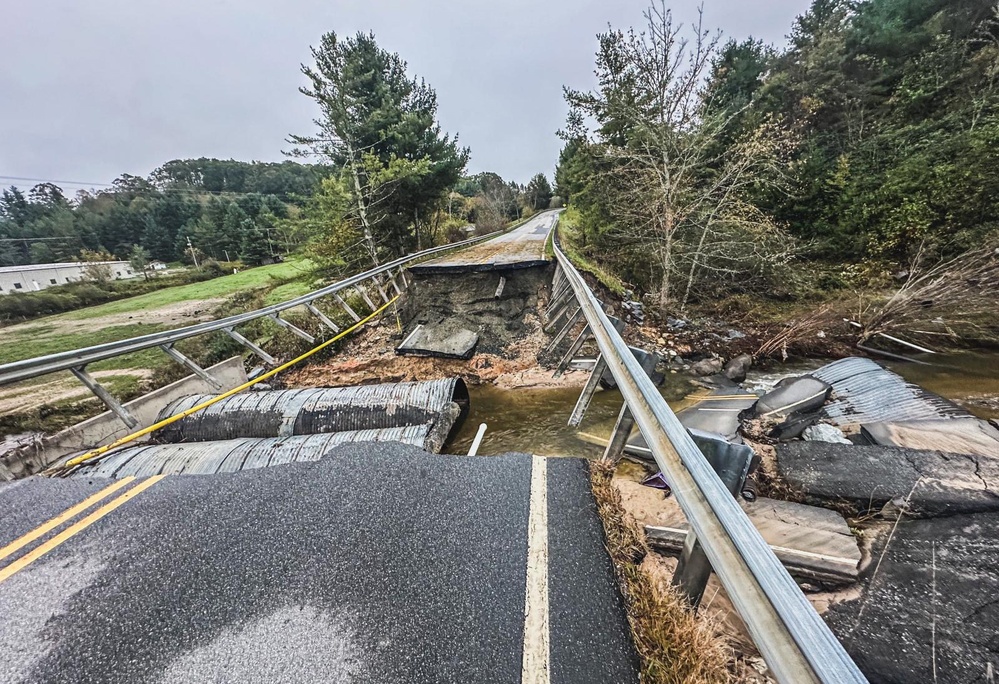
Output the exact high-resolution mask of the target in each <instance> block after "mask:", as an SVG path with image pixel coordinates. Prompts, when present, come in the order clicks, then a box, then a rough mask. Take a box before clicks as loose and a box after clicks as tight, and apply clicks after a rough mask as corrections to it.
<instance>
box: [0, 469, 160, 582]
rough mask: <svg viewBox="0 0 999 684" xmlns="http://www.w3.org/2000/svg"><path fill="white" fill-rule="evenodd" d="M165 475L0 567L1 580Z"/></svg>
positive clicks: (152, 479) (142, 484)
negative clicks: (5, 565)
mask: <svg viewBox="0 0 999 684" xmlns="http://www.w3.org/2000/svg"><path fill="white" fill-rule="evenodd" d="M164 477H166V475H154V476H153V477H150V478H149V479H147V480H144V481H142V482H140V483H139V484H137V485H135V486H134V487H132V488H131V489H129V490H128V491H127V492H125V493H124V494H122V495H121V496H119V497H118V498H116V499H112V500H111V501H109V502H108V503H106V504H104V505H103V506H101V507H100V508H98V509H97V510H96V511H94V512H93V513H91V514H90V515H88V516H87V517H86V518H83V519H82V520H80V521H79V522H76V523H74V524H73V525H70V526H69V527H67V528H66V529H65V530H63V531H62V532H60V533H59V534H57V535H56V536H54V537H52V538H51V539H49V540H48V541H47V542H45V543H44V544H42V545H41V546H39V547H38V548H36V549H35V550H34V551H32V552H31V553H27V554H25V555H24V556H22V557H21V558H18V559H17V560H16V561H14V562H13V563H11V564H10V565H8V566H7V567H5V568H2V569H0V582H3V581H4V580H6V579H7V578H9V577H10V576H11V575H13V574H15V573H17V572H19V571H21V570H23V569H24V568H26V567H28V566H29V565H31V564H32V563H34V562H35V561H36V560H38V559H39V558H41V557H42V556H44V555H45V554H47V553H48V552H49V551H51V550H52V549H54V548H56V547H58V546H60V545H61V544H62V543H63V542H65V541H67V540H69V539H70V538H71V537H73V536H74V535H76V534H79V533H80V532H82V531H83V530H85V529H87V528H88V527H90V526H91V525H93V524H94V523H95V522H97V521H98V520H100V519H101V518H103V517H104V516H105V515H107V514H108V513H110V512H111V511H113V510H114V509H116V508H118V507H119V506H121V505H122V504H123V503H125V502H126V501H129V500H131V499H134V498H135V497H137V496H138V495H139V494H141V493H142V492H144V491H146V490H147V489H149V488H150V487H152V486H153V485H154V484H156V483H157V482H159V481H160V480H162V479H163V478H164Z"/></svg>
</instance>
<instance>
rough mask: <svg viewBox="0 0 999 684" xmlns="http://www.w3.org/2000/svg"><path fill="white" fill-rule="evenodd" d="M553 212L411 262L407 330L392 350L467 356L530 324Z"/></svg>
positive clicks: (497, 345)
mask: <svg viewBox="0 0 999 684" xmlns="http://www.w3.org/2000/svg"><path fill="white" fill-rule="evenodd" d="M557 218H558V212H557V211H549V212H544V213H541V214H538V215H537V216H535V217H533V218H531V219H529V220H528V221H526V222H525V223H524V224H523V225H521V226H519V227H517V228H515V229H513V230H511V231H510V232H509V233H506V234H504V235H501V236H500V237H497V238H494V239H492V240H490V241H488V242H485V243H481V244H479V245H476V246H475V247H473V248H472V249H466V250H462V251H461V252H457V253H454V254H451V255H448V256H444V257H440V258H437V259H434V260H432V261H426V262H423V263H421V264H417V265H415V266H411V267H410V268H409V274H410V276H412V280H413V282H412V283H411V285H410V289H409V290H408V292H407V296H406V300H405V302H404V303H403V307H402V313H401V315H402V319H403V321H404V322H405V326H406V331H405V332H406V334H405V336H404V338H403V341H402V344H400V345H399V346H398V347H397V348H396V352H397V353H398V354H404V355H411V356H436V357H442V358H458V359H468V358H471V357H472V355H473V354H475V352H476V351H484V352H487V353H498V352H500V351H502V349H503V348H505V347H506V346H507V345H508V344H509V343H510V342H512V341H514V340H515V339H517V338H518V337H521V336H523V335H526V334H527V333H528V332H530V331H531V330H532V323H536V321H534V320H532V316H535V315H536V313H537V306H538V292H539V291H540V290H541V288H542V287H543V286H544V285H545V281H546V279H545V275H546V273H547V269H548V267H549V262H548V260H547V259H545V253H544V252H545V241H546V240H547V238H548V235H549V233H550V232H551V230H552V227H553V226H554V225H555V221H556V220H557Z"/></svg>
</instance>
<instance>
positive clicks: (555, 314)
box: [545, 292, 578, 330]
mask: <svg viewBox="0 0 999 684" xmlns="http://www.w3.org/2000/svg"><path fill="white" fill-rule="evenodd" d="M574 303H576V304H578V302H576V297H575V296H574V295H573V294H572V292H569V294H568V295H567V296H566V297H565V299H563V300H562V301H561V302H559V304H558V306H556V307H555V308H554V309H551V311H548V312H546V313H545V318H546V319H547V320H548V323H546V324H545V329H546V330H547V329H548V328H550V327H554V326H553V323H556V322H557V321H558V320H559V319H560V318H562V315H563V314H565V313H566V311H568V310H569V309H570V308H571V307H572V305H573V304H574Z"/></svg>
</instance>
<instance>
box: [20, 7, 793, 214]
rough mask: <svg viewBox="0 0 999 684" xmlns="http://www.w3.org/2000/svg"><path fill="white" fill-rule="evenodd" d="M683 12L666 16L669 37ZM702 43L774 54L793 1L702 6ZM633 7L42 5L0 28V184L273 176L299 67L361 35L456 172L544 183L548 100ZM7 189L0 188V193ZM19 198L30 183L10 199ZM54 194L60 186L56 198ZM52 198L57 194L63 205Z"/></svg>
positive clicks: (552, 140)
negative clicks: (460, 149) (440, 136)
mask: <svg viewBox="0 0 999 684" xmlns="http://www.w3.org/2000/svg"><path fill="white" fill-rule="evenodd" d="M697 4H698V3H697V2H694V1H692V0H682V1H681V0H675V1H674V2H672V3H670V5H671V6H672V8H673V11H674V16H675V18H677V19H678V20H683V21H690V20H692V19H694V18H695V17H696V7H697ZM704 4H705V15H706V23H707V25H708V26H713V27H717V28H720V29H722V30H723V31H724V32H725V34H726V35H729V36H733V37H736V38H740V39H741V38H745V37H747V36H750V35H752V36H754V37H756V38H761V39H763V40H765V41H767V42H770V43H775V44H783V43H784V38H785V36H786V35H787V33H788V32H789V29H790V25H791V22H792V21H793V19H794V17H795V16H796V15H798V14H801V13H802V12H804V11H805V10H806V9H807V6H808V4H809V2H808V0H767V1H765V2H760V1H757V2H747V1H746V0H705V3H704ZM646 6H647V0H604V1H602V2H598V1H595V0H558V1H555V2H553V1H549V0H491V1H490V2H480V1H477V0H471V1H469V0H466V1H465V2H457V1H456V2H443V1H440V0H419V1H417V0H408V1H407V0H391V1H379V0H325V1H320V0H290V1H288V2H274V0H266V1H265V0H238V1H237V0H87V1H86V2H80V1H79V0H45V1H44V2H17V3H7V5H6V7H5V8H4V20H3V25H2V27H0V176H26V177H33V178H44V179H60V180H62V179H65V180H73V181H87V182H93V183H107V182H109V181H111V180H112V179H113V178H115V177H116V176H118V175H119V174H121V173H123V172H124V173H132V174H137V175H143V176H145V175H148V174H149V172H150V171H152V170H153V169H154V168H156V167H157V166H159V165H160V164H162V163H163V162H165V161H168V160H170V159H177V158H186V157H219V158H226V159H227V158H234V159H242V160H261V161H279V160H281V159H283V156H282V154H281V152H282V150H284V149H287V147H288V145H287V144H286V143H285V142H284V139H285V137H286V136H287V135H288V134H289V133H309V132H311V130H312V125H311V120H312V118H313V116H314V114H315V109H314V107H313V104H312V102H311V101H310V100H309V99H308V98H306V97H305V96H304V95H300V94H299V93H298V92H297V88H298V86H299V85H302V84H303V79H304V77H303V76H302V75H301V73H300V72H299V65H300V64H301V63H302V62H303V61H307V60H308V59H309V57H310V55H309V46H310V45H312V44H316V43H317V42H318V39H319V36H320V35H321V34H322V33H323V32H325V31H330V30H333V31H336V32H338V33H340V34H352V33H354V32H356V31H359V30H363V31H368V30H371V31H374V32H375V35H376V37H377V39H378V42H379V44H380V45H381V46H382V47H384V48H386V49H388V50H390V51H394V52H398V53H399V54H400V55H401V56H402V57H403V59H405V60H406V61H407V62H408V63H409V69H410V73H412V74H416V75H418V76H421V77H423V78H425V79H426V80H427V81H428V82H429V83H430V84H431V85H432V86H433V87H434V88H435V89H436V91H437V95H438V99H439V104H440V109H439V119H440V122H441V124H442V126H443V128H444V130H446V131H448V132H450V133H458V134H459V135H460V140H461V142H462V144H464V145H467V146H469V147H470V148H471V150H472V159H471V163H470V165H469V170H470V171H471V172H473V173H474V172H478V171H484V170H490V171H495V172H497V173H499V174H500V175H502V176H503V177H504V178H507V179H515V180H518V181H520V182H526V181H527V180H528V179H529V178H530V176H531V175H533V174H534V173H536V172H538V171H543V172H545V173H546V174H548V175H549V177H550V176H551V174H552V172H553V170H554V167H555V163H556V161H557V159H558V151H559V149H560V147H561V145H560V141H559V140H558V139H557V138H556V137H555V132H556V130H558V128H559V127H560V126H561V125H562V123H563V121H564V119H565V114H566V106H565V104H564V102H563V100H562V96H561V87H562V85H563V84H568V85H572V86H573V87H577V88H586V87H589V86H590V85H591V84H592V81H593V73H592V72H593V53H594V50H595V48H596V39H595V35H596V34H597V33H598V32H600V31H603V30H605V29H606V27H607V24H608V22H609V23H611V24H612V25H613V26H615V27H621V28H626V27H628V26H631V25H635V26H638V25H640V24H641V23H642V22H643V19H642V10H643V9H644V8H645V7H646ZM4 184H6V185H9V184H10V181H5V180H4V179H2V178H0V185H4ZM18 184H19V185H31V184H30V183H18ZM64 187H66V188H67V190H72V189H74V186H70V185H66V186H64ZM67 194H70V193H67Z"/></svg>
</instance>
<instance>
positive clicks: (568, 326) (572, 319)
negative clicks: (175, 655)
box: [548, 306, 583, 352]
mask: <svg viewBox="0 0 999 684" xmlns="http://www.w3.org/2000/svg"><path fill="white" fill-rule="evenodd" d="M582 317H583V309H582V308H581V307H578V306H577V307H576V311H575V312H573V314H572V315H571V316H569V318H568V320H566V322H565V325H564V326H563V327H562V329H561V330H560V331H559V332H558V334H557V335H556V336H555V337H553V338H552V342H551V344H549V345H548V351H549V352H553V351H555V348H556V347H558V346H559V345H560V344H561V343H562V340H564V339H565V336H566V335H568V334H569V331H571V330H572V329H573V327H575V325H576V323H577V322H578V321H579V319H580V318H582Z"/></svg>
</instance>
